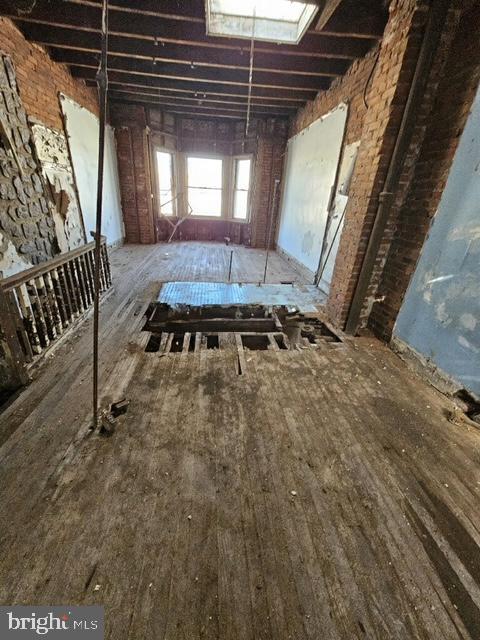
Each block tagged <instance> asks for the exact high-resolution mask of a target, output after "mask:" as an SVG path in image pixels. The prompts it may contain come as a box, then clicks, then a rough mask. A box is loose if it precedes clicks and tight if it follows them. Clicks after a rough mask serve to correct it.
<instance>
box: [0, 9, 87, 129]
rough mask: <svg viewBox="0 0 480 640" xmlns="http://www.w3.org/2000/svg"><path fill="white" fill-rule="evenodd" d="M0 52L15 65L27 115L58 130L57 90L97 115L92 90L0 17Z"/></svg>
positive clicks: (7, 20) (9, 22)
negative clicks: (8, 57)
mask: <svg viewBox="0 0 480 640" xmlns="http://www.w3.org/2000/svg"><path fill="white" fill-rule="evenodd" d="M0 51H2V52H3V53H6V54H7V55H9V56H10V57H11V59H12V61H13V64H14V65H15V71H16V74H17V84H18V88H19V92H20V97H21V98H22V102H23V105H24V107H25V111H26V112H27V115H28V116H30V117H33V118H36V119H37V120H39V121H40V122H42V123H43V124H45V125H47V126H49V127H53V128H55V129H59V130H62V129H63V122H62V116H61V110H60V102H59V98H58V94H59V93H60V92H61V93H64V94H65V95H67V96H68V97H69V98H72V100H75V102H77V103H78V104H80V105H81V106H83V107H85V108H87V109H88V110H89V111H91V112H92V113H95V114H97V115H98V100H97V94H96V91H95V90H94V89H92V88H91V87H87V86H86V85H85V83H84V82H83V81H82V80H78V79H76V78H74V77H73V76H72V75H71V73H70V72H69V70H68V68H67V67H66V66H65V65H63V64H58V63H57V62H54V61H53V60H52V59H51V58H50V56H49V55H48V53H47V52H46V51H45V50H44V49H43V48H42V47H40V46H38V45H36V44H32V43H30V42H28V41H27V40H26V39H25V38H24V36H23V35H22V33H21V32H20V31H19V30H18V29H17V27H16V26H15V25H14V23H13V22H12V21H11V20H9V19H8V18H0Z"/></svg>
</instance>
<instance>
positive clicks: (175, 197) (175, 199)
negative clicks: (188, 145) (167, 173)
mask: <svg viewBox="0 0 480 640" xmlns="http://www.w3.org/2000/svg"><path fill="white" fill-rule="evenodd" d="M157 152H159V153H168V154H169V155H170V157H171V158H172V175H171V178H172V198H173V200H172V213H162V211H161V205H160V191H161V190H162V189H161V182H160V174H159V171H158V162H157ZM153 166H154V174H155V189H154V194H155V213H156V216H157V217H165V218H168V219H169V220H171V219H172V218H178V217H179V216H178V211H179V207H178V192H177V152H176V151H174V150H172V149H168V147H164V146H161V145H155V146H154V147H153Z"/></svg>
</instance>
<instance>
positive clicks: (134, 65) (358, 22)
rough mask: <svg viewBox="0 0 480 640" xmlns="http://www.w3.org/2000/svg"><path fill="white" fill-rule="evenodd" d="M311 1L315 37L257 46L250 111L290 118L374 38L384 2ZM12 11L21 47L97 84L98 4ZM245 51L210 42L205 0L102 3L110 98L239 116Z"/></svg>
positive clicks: (233, 41) (41, 2) (236, 44)
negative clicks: (30, 46)
mask: <svg viewBox="0 0 480 640" xmlns="http://www.w3.org/2000/svg"><path fill="white" fill-rule="evenodd" d="M273 1H274V0H272V2H273ZM311 2H312V3H313V2H314V3H315V4H318V6H319V8H320V15H319V19H318V28H319V29H321V31H316V30H315V29H312V28H311V29H310V30H309V31H308V32H307V33H306V34H305V35H304V37H303V38H302V39H301V41H300V43H299V44H298V45H295V44H275V43H271V42H256V43H255V56H254V67H253V83H252V92H251V104H252V109H254V110H255V112H256V113H258V112H259V110H264V111H265V113H269V114H270V113H271V114H273V115H274V114H278V115H281V116H284V115H291V114H293V113H294V112H295V110H296V109H298V108H299V107H301V106H303V105H305V103H306V102H307V101H308V100H312V99H314V98H315V96H316V95H317V93H318V91H322V90H325V89H327V88H328V87H329V86H330V84H331V82H332V81H333V80H334V79H336V78H338V77H341V76H342V75H344V74H345V73H346V71H347V70H348V68H349V67H350V65H351V63H352V61H353V60H355V59H358V58H361V57H363V56H364V55H365V54H366V53H367V52H368V51H369V50H370V49H371V47H372V46H373V45H374V43H375V42H376V40H377V39H378V38H379V37H381V34H382V32H383V28H384V26H385V24H386V17H387V16H386V12H385V8H384V0H318V1H316V0H311ZM17 6H18V4H17V2H16V0H4V2H3V3H2V8H1V9H0V15H5V16H6V17H10V18H13V19H14V20H15V22H16V24H17V26H18V27H19V28H20V29H21V30H22V31H23V33H24V35H25V37H26V38H27V39H28V40H30V41H31V42H36V43H38V44H40V45H41V46H44V47H46V48H47V49H48V51H49V53H50V55H51V56H52V58H53V59H54V60H55V61H57V62H60V63H63V64H66V65H68V66H69V68H70V70H71V72H72V74H73V76H75V77H78V78H81V79H83V80H84V81H85V82H86V83H87V84H89V85H94V84H95V75H96V72H97V69H98V62H99V54H100V45H101V37H100V35H101V34H100V23H101V20H100V18H101V6H102V0H62V1H61V2H60V1H57V0H36V2H35V3H34V6H33V8H32V10H31V11H29V12H26V13H25V12H24V13H23V14H19V12H18V11H17V9H16V7H17ZM249 51H250V40H249V39H241V38H237V37H233V38H229V37H213V36H209V35H207V27H206V21H205V2H204V0H162V1H161V2H158V0H141V2H139V1H138V0H109V58H108V63H109V83H110V90H111V93H112V96H113V98H114V100H115V101H119V100H122V99H123V100H126V101H127V100H128V101H129V102H130V101H131V100H132V99H138V100H139V101H142V102H143V103H145V104H151V103H152V101H153V103H155V104H157V105H160V104H163V105H164V106H165V108H166V107H168V108H169V110H171V109H170V107H172V108H173V107H174V106H177V107H178V109H179V110H181V109H183V110H185V109H190V110H192V111H193V112H194V113H198V112H199V111H198V109H199V108H200V107H202V108H203V111H204V112H205V113H210V112H212V113H218V112H219V111H221V112H222V113H223V114H228V115H229V116H231V115H232V114H236V115H235V117H238V114H242V113H243V112H245V116H246V111H247V104H248V94H249V76H250V53H249ZM199 101H200V102H199ZM225 117H226V116H225Z"/></svg>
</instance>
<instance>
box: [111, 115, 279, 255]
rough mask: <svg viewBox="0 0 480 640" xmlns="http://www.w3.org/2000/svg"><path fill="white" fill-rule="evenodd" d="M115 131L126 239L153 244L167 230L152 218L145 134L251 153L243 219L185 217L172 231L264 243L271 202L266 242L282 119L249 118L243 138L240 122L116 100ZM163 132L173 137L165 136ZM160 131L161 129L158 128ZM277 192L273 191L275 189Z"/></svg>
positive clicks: (194, 148) (176, 143)
mask: <svg viewBox="0 0 480 640" xmlns="http://www.w3.org/2000/svg"><path fill="white" fill-rule="evenodd" d="M111 118H112V124H114V126H115V127H116V132H117V153H118V164H119V173H120V189H121V194H122V206H123V215H124V221H125V233H126V241H127V242H132V243H134V242H141V243H147V244H148V243H153V242H156V241H158V240H160V241H161V240H166V239H167V238H168V237H169V236H170V233H171V227H170V225H168V223H167V222H165V221H164V220H162V219H161V218H160V219H157V220H156V219H155V216H154V211H153V206H152V196H151V187H152V185H151V180H150V164H149V157H150V156H149V149H150V145H149V140H148V139H149V138H150V139H151V140H152V141H156V140H158V141H159V144H160V145H167V146H169V148H172V149H174V148H176V149H177V150H178V151H182V152H185V153H189V152H190V153H192V152H196V153H202V152H205V153H218V154H224V155H238V154H242V153H251V154H252V155H253V156H254V169H255V171H254V174H255V175H254V181H253V186H252V188H253V194H252V212H251V219H250V222H249V223H238V222H234V221H226V220H200V219H197V218H196V219H190V220H187V221H185V222H183V223H182V225H181V226H180V227H179V229H178V231H177V232H176V238H177V239H180V240H217V241H223V239H224V237H225V236H229V237H230V238H231V239H232V242H238V243H241V244H246V245H251V246H253V247H265V246H266V244H267V242H268V233H269V226H270V216H271V211H272V207H273V215H274V222H273V225H272V227H273V228H272V234H271V238H272V242H271V244H272V246H273V244H274V238H275V226H276V223H277V218H278V205H279V200H280V198H279V197H277V198H276V201H275V203H274V205H273V203H272V199H273V186H274V180H275V179H280V178H281V174H282V168H283V157H284V151H285V144H286V134H287V125H286V121H285V120H277V119H274V118H269V119H267V120H255V121H254V122H253V123H252V127H251V132H250V135H249V137H248V138H247V139H246V140H245V139H244V128H245V124H244V123H243V122H241V121H238V122H236V121H233V122H225V121H221V120H212V119H210V120H206V119H202V118H189V117H178V118H174V117H173V116H172V115H170V114H167V113H163V112H161V111H159V110H158V109H151V108H145V107H144V106H141V105H130V104H116V105H114V106H113V107H112V109H111ZM165 131H166V132H167V133H169V134H170V135H173V134H174V133H176V138H169V139H168V140H166V139H165V136H164V133H165ZM162 132H163V133H162ZM278 195H279V194H278Z"/></svg>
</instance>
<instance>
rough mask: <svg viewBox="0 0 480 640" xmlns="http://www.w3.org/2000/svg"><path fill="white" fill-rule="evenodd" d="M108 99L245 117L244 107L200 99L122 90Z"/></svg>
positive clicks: (261, 111) (264, 112)
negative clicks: (178, 99) (181, 99)
mask: <svg viewBox="0 0 480 640" xmlns="http://www.w3.org/2000/svg"><path fill="white" fill-rule="evenodd" d="M109 99H110V101H111V102H116V101H124V102H132V101H133V102H140V103H142V104H148V105H150V106H151V107H157V108H159V109H162V110H165V111H169V110H170V109H172V108H179V109H188V110H190V111H192V110H198V112H199V113H219V112H222V113H230V114H235V115H237V116H238V117H240V118H242V117H245V115H246V113H247V111H246V109H245V108H242V107H241V106H237V107H228V106H225V105H212V104H205V103H204V102H202V101H201V100H200V101H198V100H191V101H190V102H189V103H179V102H176V101H175V100H165V99H163V98H162V99H157V100H155V98H149V97H145V96H142V95H136V96H134V95H131V94H126V95H125V94H123V92H117V91H112V92H111V93H110V98H109ZM251 111H252V114H253V115H258V116H284V117H288V116H290V115H291V112H290V111H285V110H278V109H276V110H275V111H272V110H271V109H267V108H265V107H261V106H260V107H258V106H255V107H254V106H252V109H251Z"/></svg>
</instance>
